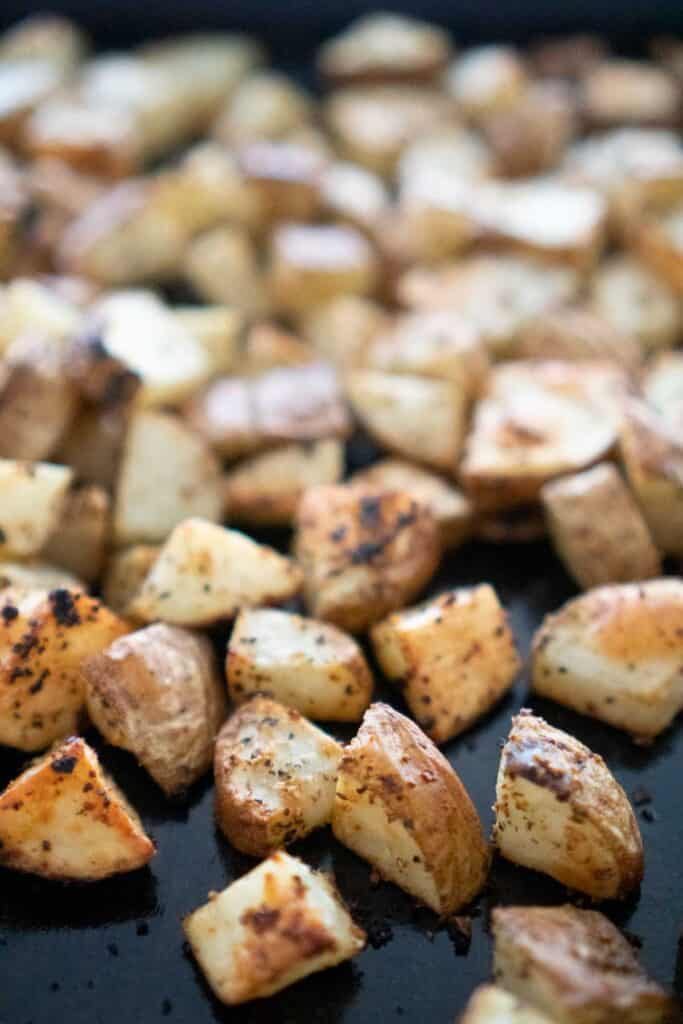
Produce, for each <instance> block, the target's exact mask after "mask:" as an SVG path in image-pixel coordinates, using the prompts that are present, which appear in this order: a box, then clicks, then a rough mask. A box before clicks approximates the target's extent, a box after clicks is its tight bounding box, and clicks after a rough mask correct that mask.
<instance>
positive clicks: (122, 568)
mask: <svg viewBox="0 0 683 1024" xmlns="http://www.w3.org/2000/svg"><path fill="white" fill-rule="evenodd" d="M160 550H161V548H160V547H159V545H157V544H134V545H133V546H132V547H129V548H123V549H122V550H120V551H115V552H114V553H113V554H112V555H111V557H110V559H109V561H108V562H107V568H106V571H105V574H104V579H103V581H102V593H103V594H104V600H105V602H106V604H107V607H109V608H112V609H113V610H114V611H115V612H118V613H119V614H120V615H127V614H128V606H129V604H130V602H131V601H132V600H133V598H134V597H135V595H136V594H137V592H138V590H139V589H140V587H141V586H142V583H143V581H144V580H145V578H146V576H147V574H148V573H149V571H150V569H151V568H152V566H153V565H154V563H155V562H156V560H157V558H158V556H159V552H160Z"/></svg>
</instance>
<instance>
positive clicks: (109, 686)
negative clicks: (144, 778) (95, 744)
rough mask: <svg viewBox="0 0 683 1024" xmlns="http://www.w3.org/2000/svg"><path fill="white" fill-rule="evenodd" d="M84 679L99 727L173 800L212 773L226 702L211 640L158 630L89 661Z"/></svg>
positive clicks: (124, 640) (161, 625) (153, 628)
mask: <svg viewBox="0 0 683 1024" xmlns="http://www.w3.org/2000/svg"><path fill="white" fill-rule="evenodd" d="M82 672H83V675H84V676H85V686H86V699H87V706H88V714H89V715H90V718H91V719H92V721H93V723H94V724H95V725H96V726H97V728H98V729H99V730H100V732H101V733H102V735H103V736H104V737H105V739H106V740H107V741H108V742H109V743H112V744H113V745H114V746H115V747H123V749H124V750H129V751H130V752H131V753H132V754H133V755H134V756H135V757H136V758H137V760H138V762H139V763H140V764H141V765H142V766H143V768H145V769H146V771H148V772H149V774H150V775H151V776H152V778H153V779H154V781H155V782H157V783H158V784H159V786H160V787H161V788H162V790H163V791H164V793H165V794H166V796H172V795H173V794H175V793H179V792H183V791H184V790H186V789H187V788H188V787H189V786H191V785H192V783H193V782H195V781H196V780H197V779H199V778H201V776H202V775H203V774H204V773H205V772H206V771H208V770H209V768H210V767H211V762H212V758H213V747H214V740H215V738H216V734H217V732H218V730H219V729H220V727H221V725H222V724H223V721H224V719H225V716H226V713H227V701H226V698H225V691H224V686H223V681H222V679H221V677H220V676H219V674H218V671H217V668H216V663H215V659H214V654H213V650H212V649H211V644H210V643H209V641H208V640H207V638H206V637H203V636H199V635H196V634H194V633H191V632H190V631H189V630H186V629H181V628H180V627H179V626H167V625H165V624H164V623H161V622H159V623H156V625H153V626H147V628H146V629H141V630H138V631H137V632H136V633H130V634H129V635H128V636H124V637H120V638H119V639H118V640H115V641H114V642H113V643H112V644H110V646H109V647H106V648H105V649H104V650H103V651H100V652H99V653H98V654H94V655H93V656H92V657H89V658H86V660H85V661H84V662H83V667H82Z"/></svg>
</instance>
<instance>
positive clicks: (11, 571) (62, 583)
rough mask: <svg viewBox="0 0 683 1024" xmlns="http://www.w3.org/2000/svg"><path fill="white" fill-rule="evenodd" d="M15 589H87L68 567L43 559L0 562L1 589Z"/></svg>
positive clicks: (47, 590)
mask: <svg viewBox="0 0 683 1024" xmlns="http://www.w3.org/2000/svg"><path fill="white" fill-rule="evenodd" d="M7 588H11V589H12V590H13V591H15V592H16V591H29V590H44V591H46V592H49V591H50V590H59V589H60V588H62V589H66V590H85V589H86V585H85V583H84V582H83V580H79V579H78V578H77V577H76V576H73V575H72V574H71V573H70V572H67V571H66V569H62V568H61V567H60V566H58V565H50V564H49V563H47V562H43V561H29V562H0V589H1V590H5V589H7Z"/></svg>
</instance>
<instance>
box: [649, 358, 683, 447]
mask: <svg viewBox="0 0 683 1024" xmlns="http://www.w3.org/2000/svg"><path fill="white" fill-rule="evenodd" d="M641 385H642V389H643V396H644V397H645V399H646V401H647V402H648V404H649V405H651V406H652V407H653V409H655V411H656V412H657V413H658V414H659V416H660V417H661V418H662V420H663V422H664V423H665V424H666V426H667V429H668V430H669V431H671V433H672V435H673V436H674V437H675V436H676V435H677V436H678V437H681V436H683V353H682V352H660V354H659V355H658V356H656V357H655V358H654V359H652V360H651V361H650V362H649V363H648V365H647V369H646V370H645V373H644V374H643V376H642V379H641Z"/></svg>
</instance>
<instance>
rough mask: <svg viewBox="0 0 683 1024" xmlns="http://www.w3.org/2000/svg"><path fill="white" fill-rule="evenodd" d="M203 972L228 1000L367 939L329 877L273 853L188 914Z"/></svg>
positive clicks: (256, 993)
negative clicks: (354, 921)
mask: <svg viewBox="0 0 683 1024" xmlns="http://www.w3.org/2000/svg"><path fill="white" fill-rule="evenodd" d="M183 928H184V929H185V934H186V936H187V938H188V941H189V943H190V946H191V947H192V952H193V953H194V955H195V956H196V958H197V960H198V961H199V965H200V967H201V969H202V971H203V973H204V975H205V976H206V979H207V981H208V983H209V985H210V986H211V988H212V989H213V991H214V992H215V994H216V995H217V996H218V998H219V999H220V1000H221V1001H222V1002H224V1003H227V1004H228V1005H229V1006H232V1005H235V1004H236V1003H244V1002H247V1001H248V1000H250V999H262V998H264V997H265V996H270V995H273V993H274V992H279V991H280V990H281V989H283V988H286V987H287V985H291V984H293V983H294V982H295V981H298V980H299V979H300V978H305V977H307V976H308V975H309V974H313V973H315V972H316V971H322V970H324V969H325V968H326V967H334V966H335V964H338V963H341V962H342V961H343V960H347V959H349V957H352V956H354V955H355V954H356V953H360V951H361V950H362V949H363V947H364V945H365V933H364V932H363V931H362V930H361V929H360V928H358V927H357V926H356V925H355V924H354V923H353V921H352V919H351V916H350V915H349V912H348V911H347V909H346V907H345V906H344V904H343V903H342V900H341V897H340V896H339V894H338V893H337V891H336V889H335V888H334V886H333V884H332V882H331V881H330V880H329V878H328V877H327V876H326V875H324V874H320V873H319V872H316V871H312V870H311V868H309V867H308V865H307V864H304V863H303V861H300V860H298V858H296V857H290V856H289V854H287V853H276V854H274V855H273V856H272V857H270V858H269V859H268V860H266V861H264V862H263V864H259V866H258V867H256V868H254V869H253V870H252V871H250V872H249V873H248V874H246V875H244V876H243V877H242V878H239V879H237V881H236V882H233V883H232V885H229V886H228V888H227V889H224V890H223V892H221V893H214V894H213V895H212V896H211V897H210V898H209V902H208V903H206V904H205V905H204V906H203V907H200V908H199V909H198V910H195V911H194V913H193V914H190V915H189V917H186V918H185V920H184V922H183Z"/></svg>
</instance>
